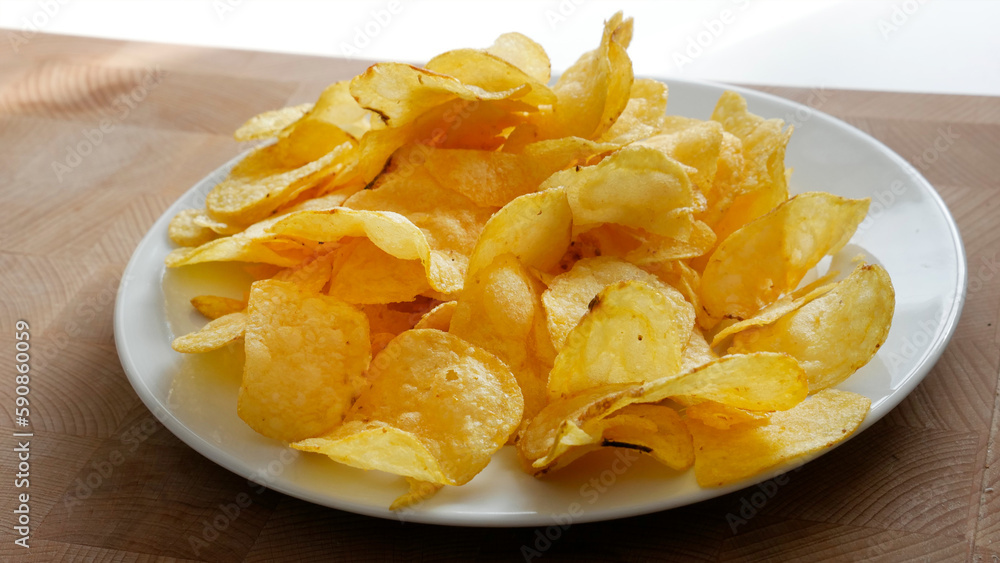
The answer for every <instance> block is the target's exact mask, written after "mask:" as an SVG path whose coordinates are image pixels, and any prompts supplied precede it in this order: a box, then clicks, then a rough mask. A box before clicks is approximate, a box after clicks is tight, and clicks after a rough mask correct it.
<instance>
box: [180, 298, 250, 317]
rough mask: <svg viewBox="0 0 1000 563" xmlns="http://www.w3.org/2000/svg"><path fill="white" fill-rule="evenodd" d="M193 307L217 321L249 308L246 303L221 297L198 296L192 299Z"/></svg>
mask: <svg viewBox="0 0 1000 563" xmlns="http://www.w3.org/2000/svg"><path fill="white" fill-rule="evenodd" d="M191 306H192V307H194V308H195V310H197V311H198V312H199V313H201V314H202V315H203V316H205V317H206V318H208V319H217V318H219V317H224V316H226V315H231V314H233V313H239V312H240V311H242V310H244V309H246V308H247V303H246V301H242V300H240V299H231V298H229V297H220V296H218V295H198V296H195V297H192V298H191Z"/></svg>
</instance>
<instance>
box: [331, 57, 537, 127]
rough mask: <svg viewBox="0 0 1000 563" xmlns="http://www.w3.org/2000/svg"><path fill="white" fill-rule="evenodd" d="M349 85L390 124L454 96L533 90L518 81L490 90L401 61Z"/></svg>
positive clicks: (477, 97) (495, 96)
mask: <svg viewBox="0 0 1000 563" xmlns="http://www.w3.org/2000/svg"><path fill="white" fill-rule="evenodd" d="M497 60H499V59H497ZM510 68H513V67H510ZM350 88H351V95H352V96H354V99H355V100H357V101H358V103H359V104H360V105H361V107H362V108H364V109H366V110H369V111H372V112H374V113H376V114H378V116H379V117H380V118H381V119H382V121H383V122H384V123H385V124H386V125H387V126H390V127H400V126H403V125H406V124H407V123H410V122H412V121H414V120H415V119H417V118H418V117H420V116H421V115H423V114H425V113H426V112H428V111H430V110H432V109H434V108H435V107H438V106H441V105H442V104H445V103H447V102H450V101H452V100H455V99H461V100H466V101H487V100H500V99H507V98H513V99H517V98H522V97H524V96H526V95H527V94H529V93H530V92H531V91H532V88H531V86H530V85H529V84H517V85H515V86H512V87H510V88H509V89H506V90H503V91H499V92H490V91H487V90H484V89H482V88H480V87H478V86H473V85H469V84H463V83H462V82H461V81H460V80H458V79H457V78H453V77H451V76H446V75H443V74H438V73H436V72H433V71H431V70H427V69H423V68H417V67H415V66H412V65H408V64H402V63H378V64H374V65H372V66H370V67H368V70H366V71H365V72H364V73H363V74H360V75H358V76H357V77H355V78H354V79H353V80H352V81H351V87H350Z"/></svg>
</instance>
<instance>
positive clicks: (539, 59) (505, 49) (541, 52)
mask: <svg viewBox="0 0 1000 563" xmlns="http://www.w3.org/2000/svg"><path fill="white" fill-rule="evenodd" d="M486 52H487V53H489V54H491V55H493V56H495V57H499V58H501V59H503V60H505V61H507V62H509V63H510V64H512V65H514V66H516V67H517V68H519V69H521V70H522V71H524V72H525V73H526V74H528V76H531V77H532V78H534V79H535V80H537V81H538V82H541V83H542V84H548V83H549V78H550V76H551V73H552V65H551V63H550V62H549V56H548V55H547V54H546V53H545V49H543V48H542V46H541V45H539V44H538V43H536V42H535V41H534V40H532V39H531V38H529V37H527V36H525V35H522V34H520V33H517V32H511V33H504V34H503V35H501V36H500V37H497V40H496V41H494V42H493V45H490V46H489V47H488V48H487V49H486Z"/></svg>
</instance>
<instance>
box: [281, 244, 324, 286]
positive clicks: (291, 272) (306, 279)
mask: <svg viewBox="0 0 1000 563" xmlns="http://www.w3.org/2000/svg"><path fill="white" fill-rule="evenodd" d="M322 252H323V254H316V255H314V256H312V257H310V258H309V259H308V260H306V261H304V262H303V263H301V264H299V265H297V266H295V267H294V268H286V269H284V270H282V271H280V272H278V273H276V274H274V276H273V278H274V279H275V280H278V281H287V282H291V283H294V284H295V285H297V286H299V288H300V289H302V290H303V291H305V292H307V293H320V292H322V291H323V288H324V287H326V284H327V282H329V281H330V273H331V270H332V268H333V261H334V259H335V258H336V255H335V254H334V253H333V252H330V251H326V250H324V251H322Z"/></svg>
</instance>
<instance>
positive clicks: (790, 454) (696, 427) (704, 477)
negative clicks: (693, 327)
mask: <svg viewBox="0 0 1000 563" xmlns="http://www.w3.org/2000/svg"><path fill="white" fill-rule="evenodd" d="M870 406H871V401H870V400H869V399H868V398H867V397H863V396H861V395H858V394H856V393H850V392H847V391H838V390H834V389H826V390H823V391H820V392H819V393H817V394H815V395H813V396H812V397H810V398H809V399H807V400H805V401H803V402H802V403H800V404H799V405H797V406H795V407H793V408H791V409H789V410H786V411H780V412H775V413H772V414H771V415H770V417H769V420H768V422H767V423H766V424H756V425H737V426H733V427H731V428H728V429H724V430H723V429H718V428H712V427H710V426H707V425H705V424H701V423H699V422H696V421H692V422H690V423H689V424H688V427H689V428H690V430H691V434H692V435H693V436H694V448H695V462H694V473H695V477H696V478H697V480H698V484H699V485H701V486H702V487H721V486H724V485H728V484H731V483H736V482H739V481H742V480H744V479H748V478H750V477H753V476H754V475H758V474H760V473H762V472H764V471H767V470H769V469H773V468H775V467H778V466H779V465H782V464H784V463H788V462H790V461H793V460H795V459H797V458H801V457H802V456H806V455H809V454H812V453H815V452H818V451H820V450H824V449H829V448H832V447H833V446H835V445H836V444H838V443H840V442H842V441H843V440H845V439H847V438H848V437H850V435H851V434H852V433H853V432H854V431H855V430H857V428H858V427H859V426H860V425H861V423H862V422H863V421H864V419H865V416H867V414H868V409H869V407H870ZM689 420H691V419H689Z"/></svg>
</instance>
